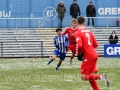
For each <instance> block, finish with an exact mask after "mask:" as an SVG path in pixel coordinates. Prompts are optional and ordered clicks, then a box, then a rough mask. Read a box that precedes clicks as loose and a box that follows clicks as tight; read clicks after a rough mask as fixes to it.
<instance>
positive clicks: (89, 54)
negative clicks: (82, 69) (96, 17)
mask: <svg viewBox="0 0 120 90" xmlns="http://www.w3.org/2000/svg"><path fill="white" fill-rule="evenodd" d="M75 38H76V42H77V44H78V53H79V54H80V52H81V51H82V52H83V53H84V58H85V59H89V60H90V59H91V58H95V57H98V55H97V52H96V50H95V48H96V47H98V43H97V41H96V39H95V37H94V35H93V33H92V32H91V31H90V30H88V29H87V28H85V27H83V28H79V29H78V31H77V32H76V33H75Z"/></svg>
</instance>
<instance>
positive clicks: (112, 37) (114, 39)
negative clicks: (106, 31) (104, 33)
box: [109, 31, 118, 44]
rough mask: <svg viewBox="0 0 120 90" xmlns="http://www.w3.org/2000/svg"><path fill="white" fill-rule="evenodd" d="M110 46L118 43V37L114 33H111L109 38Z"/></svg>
mask: <svg viewBox="0 0 120 90" xmlns="http://www.w3.org/2000/svg"><path fill="white" fill-rule="evenodd" d="M109 42H110V44H117V43H118V36H117V35H116V32H115V31H113V32H112V34H111V35H110V37H109Z"/></svg>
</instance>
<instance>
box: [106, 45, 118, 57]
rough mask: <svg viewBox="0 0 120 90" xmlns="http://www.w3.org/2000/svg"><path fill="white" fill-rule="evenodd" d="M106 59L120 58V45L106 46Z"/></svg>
mask: <svg viewBox="0 0 120 90" xmlns="http://www.w3.org/2000/svg"><path fill="white" fill-rule="evenodd" d="M104 57H120V44H105V45H104Z"/></svg>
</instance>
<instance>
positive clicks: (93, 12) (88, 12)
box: [86, 2, 96, 27]
mask: <svg viewBox="0 0 120 90" xmlns="http://www.w3.org/2000/svg"><path fill="white" fill-rule="evenodd" d="M86 15H87V17H88V26H89V24H90V18H89V17H93V18H92V25H93V27H94V17H96V9H95V6H94V5H93V4H92V2H90V3H89V5H88V6H87V8H86Z"/></svg>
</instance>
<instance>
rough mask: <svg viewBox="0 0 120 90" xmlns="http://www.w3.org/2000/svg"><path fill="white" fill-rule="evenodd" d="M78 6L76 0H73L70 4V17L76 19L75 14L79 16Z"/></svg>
mask: <svg viewBox="0 0 120 90" xmlns="http://www.w3.org/2000/svg"><path fill="white" fill-rule="evenodd" d="M80 14H81V13H80V8H79V5H78V4H77V1H76V0H73V4H71V6H70V15H71V16H72V18H75V19H77V16H78V15H79V16H80Z"/></svg>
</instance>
